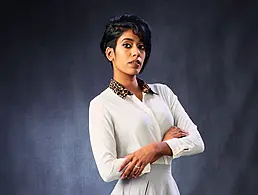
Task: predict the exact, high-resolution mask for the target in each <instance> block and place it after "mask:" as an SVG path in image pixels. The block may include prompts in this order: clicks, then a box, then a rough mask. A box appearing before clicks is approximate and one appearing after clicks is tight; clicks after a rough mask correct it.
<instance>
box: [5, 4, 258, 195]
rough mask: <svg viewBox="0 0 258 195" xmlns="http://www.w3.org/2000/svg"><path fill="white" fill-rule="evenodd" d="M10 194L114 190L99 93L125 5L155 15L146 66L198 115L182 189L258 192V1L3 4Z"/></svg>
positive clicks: (94, 194)
mask: <svg viewBox="0 0 258 195" xmlns="http://www.w3.org/2000/svg"><path fill="white" fill-rule="evenodd" d="M0 9H1V14H2V17H1V19H2V20H3V21H2V22H1V29H2V30H1V34H2V36H1V41H0V45H1V47H2V50H1V54H2V57H1V61H2V62H1V77H0V78H1V83H0V86H1V88H0V89H1V99H0V109H1V112H0V120H1V126H0V128H1V129H0V155H1V159H0V174H1V175H0V194H1V195H106V194H109V193H110V191H111V190H112V188H113V186H114V185H115V182H111V183H105V182H104V181H102V179H101V178H100V176H99V174H98V171H97V169H96V165H95V162H94V159H93V155H92V151H91V147H90V142H89V133H88V106H89V101H90V100H91V99H92V98H93V97H95V96H96V95H97V94H98V93H100V92H101V91H102V90H104V89H105V88H106V87H107V85H108V84H109V80H110V78H111V77H112V69H111V67H110V65H109V64H108V62H107V61H106V59H105V58H104V57H103V56H102V55H101V53H100V49H99V41H100V37H101V34H102V32H103V30H104V25H105V24H106V22H107V21H108V19H109V18H110V17H112V16H115V15H117V14H121V13H124V12H133V13H136V14H138V15H140V16H142V17H143V18H144V19H145V20H147V21H148V22H149V24H150V26H151V27H152V33H153V52H152V55H151V58H150V61H149V64H148V65H147V68H146V69H145V71H144V73H143V74H142V75H141V76H140V77H141V78H143V79H144V80H146V81H147V82H148V83H154V82H159V83H165V84H167V85H168V86H170V87H171V88H172V89H173V91H174V92H175V93H176V94H177V95H178V97H179V99H180V101H181V103H182V104H183V106H184V107H185V109H186V110H187V112H188V114H189V115H190V116H191V118H192V119H193V121H194V122H195V123H196V124H197V125H198V127H199V131H200V133H201V135H202V137H203V140H204V142H205V144H206V150H205V152H204V153H202V154H201V155H196V156H191V157H182V158H179V159H177V160H175V161H173V174H174V177H175V179H176V181H177V183H178V186H179V188H180V191H181V194H182V195H256V194H258V192H257V191H258V177H257V175H258V166H257V161H258V147H257V143H258V129H257V128H258V114H257V110H258V101H257V100H258V77H257V74H258V57H257V56H258V28H257V27H258V11H257V10H258V1H230V0H224V1H222V0H221V1H219V0H218V1H213V0H208V1H191V0H189V1H187V0H185V1H168V0H166V1H165V0H163V1H153V2H151V1H143V0H142V1H133V0H131V1H103V2H101V1H100V0H95V1H91V2H87V1H83V0H81V1H79V0H74V1H67V0H66V1H57V0H52V1H9V2H6V3H5V4H2V5H1V8H0Z"/></svg>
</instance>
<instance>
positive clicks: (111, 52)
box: [105, 47, 114, 62]
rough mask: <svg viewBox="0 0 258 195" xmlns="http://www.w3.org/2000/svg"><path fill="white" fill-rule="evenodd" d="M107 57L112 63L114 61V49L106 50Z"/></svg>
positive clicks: (108, 48)
mask: <svg viewBox="0 0 258 195" xmlns="http://www.w3.org/2000/svg"><path fill="white" fill-rule="evenodd" d="M105 53H106V57H107V59H108V60H109V61H110V62H111V61H112V60H113V59H114V49H113V48H111V47H107V48H106V51H105Z"/></svg>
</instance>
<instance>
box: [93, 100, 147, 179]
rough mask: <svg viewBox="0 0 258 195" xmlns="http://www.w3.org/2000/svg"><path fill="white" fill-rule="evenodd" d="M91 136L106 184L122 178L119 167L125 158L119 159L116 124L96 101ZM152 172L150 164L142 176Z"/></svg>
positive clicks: (99, 169) (98, 166)
mask: <svg viewBox="0 0 258 195" xmlns="http://www.w3.org/2000/svg"><path fill="white" fill-rule="evenodd" d="M89 134H90V141H91V147H92V152H93V156H94V158H95V162H96V165H97V168H98V171H99V174H100V176H101V177H102V179H103V180H104V181H105V182H110V181H113V180H117V179H119V178H120V175H121V174H122V172H118V169H119V167H120V166H121V164H122V163H123V162H124V160H125V158H117V152H116V140H115V136H114V124H113V121H112V117H111V116H110V114H109V112H108V111H107V110H106V109H105V107H104V106H103V104H102V103H101V102H100V101H99V100H97V99H94V100H92V101H91V102H90V107H89ZM147 172H150V165H149V164H148V165H147V166H146V167H145V168H144V170H143V172H142V174H141V175H143V174H144V173H147Z"/></svg>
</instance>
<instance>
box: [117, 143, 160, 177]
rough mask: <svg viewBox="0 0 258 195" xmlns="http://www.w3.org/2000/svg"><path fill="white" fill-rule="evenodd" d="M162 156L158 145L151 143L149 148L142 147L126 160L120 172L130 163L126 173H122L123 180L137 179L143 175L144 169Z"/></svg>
mask: <svg viewBox="0 0 258 195" xmlns="http://www.w3.org/2000/svg"><path fill="white" fill-rule="evenodd" d="M161 156H162V155H161V154H160V152H158V145H157V143H151V144H149V145H147V146H144V147H142V148H141V149H139V150H137V151H135V152H133V153H131V154H129V155H127V156H126V160H125V161H124V162H123V164H122V165H121V166H120V169H119V170H118V171H119V172H120V171H121V170H123V169H124V168H125V166H126V165H127V164H128V163H130V164H129V165H128V166H127V167H126V169H125V171H124V172H123V173H122V175H121V178H122V179H124V178H128V179H130V178H131V177H134V178H137V177H139V176H140V174H141V173H142V171H143V169H144V167H145V166H146V165H147V164H148V163H150V164H152V163H153V162H155V161H156V160H157V159H159V158H160V157H161Z"/></svg>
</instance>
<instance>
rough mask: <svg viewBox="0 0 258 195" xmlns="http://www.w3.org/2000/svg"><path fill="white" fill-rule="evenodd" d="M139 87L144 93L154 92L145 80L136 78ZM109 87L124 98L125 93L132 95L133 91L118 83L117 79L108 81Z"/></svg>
mask: <svg viewBox="0 0 258 195" xmlns="http://www.w3.org/2000/svg"><path fill="white" fill-rule="evenodd" d="M136 79H137V82H138V85H139V87H140V88H141V90H142V92H144V93H148V94H152V95H153V94H156V95H157V93H156V92H154V91H153V90H152V89H151V88H150V87H149V86H148V84H147V83H146V82H144V81H143V80H141V79H139V78H136ZM109 88H110V89H112V90H113V91H114V93H115V94H117V95H118V96H119V97H121V98H123V99H125V98H126V96H127V95H133V93H132V92H131V91H129V90H128V89H126V88H125V87H124V86H123V85H122V84H120V83H119V82H118V81H116V80H115V79H111V81H110V83H109Z"/></svg>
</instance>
